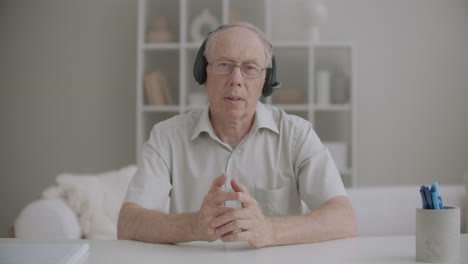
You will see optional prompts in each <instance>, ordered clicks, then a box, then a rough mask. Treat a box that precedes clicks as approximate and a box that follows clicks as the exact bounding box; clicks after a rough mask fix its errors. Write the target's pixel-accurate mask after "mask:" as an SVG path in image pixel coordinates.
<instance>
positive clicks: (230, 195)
mask: <svg viewBox="0 0 468 264" xmlns="http://www.w3.org/2000/svg"><path fill="white" fill-rule="evenodd" d="M241 194H242V193H237V192H226V191H219V192H215V193H211V194H208V195H207V196H206V200H205V202H206V203H207V204H208V205H222V204H223V203H224V202H225V201H240V196H241Z"/></svg>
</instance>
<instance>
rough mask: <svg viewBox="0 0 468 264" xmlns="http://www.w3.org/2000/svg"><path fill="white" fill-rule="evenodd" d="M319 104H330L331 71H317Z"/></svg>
mask: <svg viewBox="0 0 468 264" xmlns="http://www.w3.org/2000/svg"><path fill="white" fill-rule="evenodd" d="M317 104H319V105H328V104H330V72H329V71H318V72H317Z"/></svg>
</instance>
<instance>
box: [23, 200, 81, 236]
mask: <svg viewBox="0 0 468 264" xmlns="http://www.w3.org/2000/svg"><path fill="white" fill-rule="evenodd" d="M15 236H16V237H17V238H26V239H41V240H42V239H79V238H80V236H81V231H80V225H79V224H78V219H77V217H76V215H75V213H74V212H73V211H72V210H71V209H70V207H68V206H67V204H66V203H65V201H64V200H61V199H41V200H36V201H33V202H31V203H30V204H28V205H27V206H26V207H24V208H23V210H22V211H21V212H20V214H19V215H18V217H17V218H16V221H15Z"/></svg>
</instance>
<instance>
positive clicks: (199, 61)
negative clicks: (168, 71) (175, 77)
mask: <svg viewBox="0 0 468 264" xmlns="http://www.w3.org/2000/svg"><path fill="white" fill-rule="evenodd" d="M224 26H225V25H222V26H220V27H218V28H217V29H215V30H214V31H212V32H210V33H209V34H208V37H206V38H205V40H204V41H203V43H202V45H201V46H200V49H199V50H198V53H197V57H196V58H195V63H194V64H193V77H195V81H197V82H198V84H204V83H205V82H206V67H207V66H208V61H207V60H206V57H205V46H206V42H207V41H208V38H209V37H210V35H211V34H213V33H214V32H216V31H219V30H221V29H222V28H223V27H224ZM280 87H281V83H279V82H277V81H276V59H275V55H273V56H272V57H271V68H267V69H266V75H265V84H264V85H263V90H262V95H263V96H264V97H267V96H270V95H271V94H272V93H273V91H274V90H276V89H278V88H280Z"/></svg>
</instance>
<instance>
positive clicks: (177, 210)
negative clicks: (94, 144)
mask: <svg viewBox="0 0 468 264" xmlns="http://www.w3.org/2000/svg"><path fill="white" fill-rule="evenodd" d="M205 44H206V46H205ZM200 54H201V57H202V58H197V61H196V62H195V68H194V73H195V78H196V79H197V81H199V82H200V83H203V84H204V87H205V89H206V91H207V93H208V97H209V106H208V107H207V108H206V109H204V110H196V111H191V112H189V113H186V114H183V115H179V116H176V117H174V118H171V119H169V120H166V121H163V122H160V123H158V124H156V125H155V126H154V127H153V129H152V131H151V135H150V138H149V140H148V141H147V142H146V143H145V144H144V146H143V153H142V160H141V161H140V163H139V166H138V170H137V172H136V174H135V176H134V177H133V179H132V181H131V183H130V185H129V188H128V191H127V196H126V198H125V203H124V205H123V206H122V209H121V212H120V216H119V223H118V238H119V239H133V240H139V241H146V242H155V243H178V242H187V241H195V240H203V241H214V240H216V239H221V240H223V241H225V242H231V241H248V242H249V243H250V245H251V246H253V247H265V246H273V245H285V244H297V243H309V242H318V241H326V240H331V239H338V238H345V237H351V236H355V235H356V233H357V224H356V219H355V214H354V211H353V209H352V206H351V204H350V202H349V200H348V199H347V197H346V191H345V189H344V187H343V183H342V181H341V178H340V175H339V173H338V171H337V169H336V166H335V165H334V163H333V160H332V158H331V156H330V154H329V152H328V150H327V149H326V148H325V147H324V146H323V145H322V143H321V142H320V140H319V138H318V137H317V135H316V134H315V132H314V130H313V129H312V126H311V124H310V123H309V122H307V121H306V120H303V119H301V118H299V117H296V116H292V115H288V114H286V113H285V112H284V111H283V110H281V109H278V108H275V107H272V106H268V105H264V104H262V103H261V102H259V99H260V97H261V96H262V94H263V95H268V94H269V93H270V92H271V91H270V92H268V91H266V89H267V90H268V89H270V90H271V87H269V86H271V76H268V75H269V74H272V71H271V70H274V69H271V68H272V67H274V66H275V65H274V64H273V65H272V48H271V44H270V43H269V41H268V40H267V39H266V37H265V35H264V34H263V32H262V31H260V30H259V29H257V28H256V27H254V26H252V25H250V24H232V25H224V26H221V27H219V28H218V29H217V30H215V31H214V32H212V33H210V34H209V36H208V37H207V39H206V40H205V42H204V43H203V45H202V47H201V50H200ZM273 58H274V57H273ZM200 59H201V60H205V63H204V64H203V63H201V62H200V61H199V60H200ZM200 65H201V66H200ZM197 67H201V73H200V72H197V71H199V70H198V69H197ZM200 74H201V75H202V76H201V77H200ZM265 79H267V80H265ZM266 81H267V82H269V83H267V85H265V82H266ZM168 198H170V207H169V208H170V213H169V214H167V213H164V212H163V211H164V206H165V203H166V201H167V199H168ZM301 201H304V202H305V203H306V204H307V206H308V207H309V209H310V210H311V211H310V212H308V213H302V206H301Z"/></svg>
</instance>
